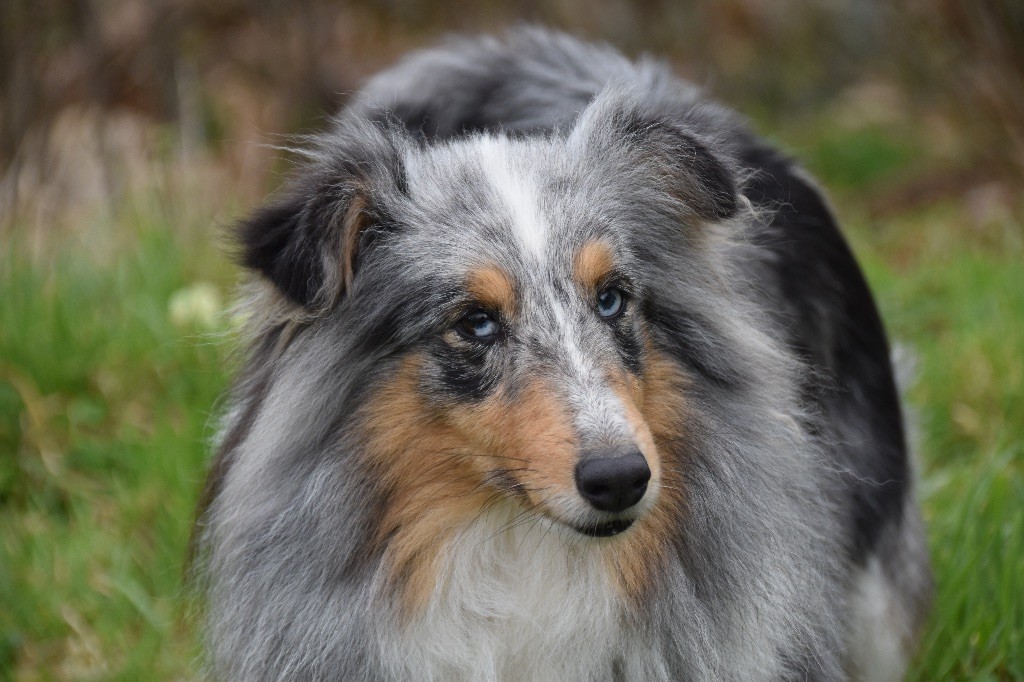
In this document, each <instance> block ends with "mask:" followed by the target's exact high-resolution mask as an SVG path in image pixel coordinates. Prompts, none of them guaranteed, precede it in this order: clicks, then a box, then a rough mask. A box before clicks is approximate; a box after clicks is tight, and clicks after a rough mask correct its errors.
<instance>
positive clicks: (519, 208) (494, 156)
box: [478, 136, 547, 257]
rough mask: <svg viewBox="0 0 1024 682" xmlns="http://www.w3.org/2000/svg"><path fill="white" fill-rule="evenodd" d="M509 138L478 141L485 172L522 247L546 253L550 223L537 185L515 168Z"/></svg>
mask: <svg viewBox="0 0 1024 682" xmlns="http://www.w3.org/2000/svg"><path fill="white" fill-rule="evenodd" d="M509 146H510V142H509V140H508V138H505V137H496V136H487V137H484V138H482V139H480V141H479V142H478V149H479V150H480V160H481V162H482V164H483V169H484V175H485V176H486V178H487V179H488V180H489V181H490V183H491V184H492V185H493V186H494V188H495V189H496V190H497V192H498V195H499V196H500V197H501V198H502V200H503V201H504V202H505V204H506V206H507V207H508V209H509V212H510V214H511V218H512V229H513V231H514V232H515V234H516V236H517V237H518V238H519V241H520V243H522V245H523V249H524V250H525V251H526V252H528V253H531V254H533V255H535V256H538V257H539V256H541V255H543V253H544V245H545V243H546V241H547V223H546V221H545V220H544V218H543V216H542V215H541V212H540V207H539V205H538V201H537V193H536V188H535V186H534V185H533V182H532V180H531V179H530V178H528V177H526V176H525V175H524V174H523V173H522V172H520V171H519V169H516V168H514V166H513V160H512V158H511V155H510V154H509Z"/></svg>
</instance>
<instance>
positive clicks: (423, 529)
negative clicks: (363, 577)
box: [364, 357, 488, 619]
mask: <svg viewBox="0 0 1024 682" xmlns="http://www.w3.org/2000/svg"><path fill="white" fill-rule="evenodd" d="M421 365H422V361H421V359H420V358H417V357H411V358H409V359H407V360H406V361H405V362H403V364H402V365H401V367H400V369H399V371H398V372H397V374H396V376H395V378H394V379H393V380H392V381H391V382H390V383H389V384H388V385H386V386H385V387H384V388H383V389H381V390H380V391H379V392H378V393H377V395H376V396H375V398H374V399H373V400H372V401H371V402H370V405H371V407H370V409H369V410H368V415H367V417H366V419H365V421H364V429H365V433H366V437H367V452H368V454H369V457H370V459H371V463H372V465H373V469H374V472H375V474H376V475H377V476H379V481H380V485H381V487H382V489H383V490H384V491H386V495H385V503H384V509H383V513H382V515H381V518H380V521H379V526H378V532H377V535H376V537H375V543H376V546H377V547H380V548H382V549H383V551H384V561H385V565H386V566H388V567H389V578H390V580H391V581H392V582H393V584H394V585H395V587H396V589H398V590H399V591H400V592H401V594H402V596H403V598H402V599H401V600H400V602H401V604H402V607H403V608H402V616H403V618H406V619H408V618H410V617H412V615H413V614H414V613H416V612H417V611H419V610H420V609H421V608H422V607H423V606H424V605H425V604H426V603H427V601H428V600H429V598H430V595H431V594H432V593H433V591H434V587H435V584H436V577H437V571H438V568H439V559H440V552H441V550H442V549H443V548H444V547H445V545H446V544H447V543H448V542H449V541H450V540H451V539H452V536H453V535H454V533H455V531H456V529H457V528H459V527H460V526H461V525H464V524H465V523H466V522H467V520H468V519H471V518H473V516H474V515H475V514H477V513H479V510H480V509H481V508H482V505H484V504H486V502H487V497H488V493H487V491H485V490H483V489H481V488H479V487H478V486H479V483H480V479H479V477H478V476H475V475H474V472H473V471H472V469H469V470H467V467H466V466H465V462H464V460H463V459H462V458H460V457H458V456H457V454H458V451H459V449H460V448H464V447H465V445H466V444H465V443H464V442H463V441H462V439H461V438H460V436H459V434H458V433H456V432H454V431H453V430H452V429H450V428H449V427H447V426H445V425H444V423H443V422H440V421H439V420H437V419H435V418H433V414H432V413H431V411H430V410H429V409H428V407H427V405H425V403H424V401H423V399H422V397H421V396H420V395H419V391H418V383H419V373H420V368H421Z"/></svg>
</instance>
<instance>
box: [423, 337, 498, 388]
mask: <svg viewBox="0 0 1024 682" xmlns="http://www.w3.org/2000/svg"><path fill="white" fill-rule="evenodd" d="M460 345H464V346H465V347H460V348H452V347H451V346H449V345H448V344H446V343H444V342H443V341H441V342H438V345H437V347H436V350H435V352H434V356H435V358H436V360H437V366H438V367H440V369H441V383H442V390H443V391H444V393H445V394H446V395H448V396H449V397H452V398H455V399H456V400H459V401H464V402H469V401H479V400H483V399H484V398H486V397H487V396H488V395H489V394H490V393H491V392H492V391H493V390H494V389H495V388H496V387H497V385H498V381H497V377H496V376H495V373H494V372H491V371H488V369H489V368H488V357H487V356H488V353H489V352H490V349H489V348H488V347H487V346H484V345H481V344H474V343H465V344H460Z"/></svg>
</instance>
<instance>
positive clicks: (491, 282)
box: [466, 265, 516, 316]
mask: <svg viewBox="0 0 1024 682" xmlns="http://www.w3.org/2000/svg"><path fill="white" fill-rule="evenodd" d="M466 290H467V291H469V293H470V294H472V295H473V297H474V298H475V299H476V300H477V301H478V302H479V303H480V304H481V305H484V306H487V307H488V308H493V309H494V310H499V311H501V312H503V313H505V314H506V315H508V316H511V315H512V314H513V313H515V309H516V290H515V287H514V286H513V285H512V278H511V277H509V275H508V273H507V272H505V271H504V270H502V269H501V268H499V267H498V266H497V265H487V266H484V267H482V268H477V269H476V270H472V271H470V273H469V275H467V277H466Z"/></svg>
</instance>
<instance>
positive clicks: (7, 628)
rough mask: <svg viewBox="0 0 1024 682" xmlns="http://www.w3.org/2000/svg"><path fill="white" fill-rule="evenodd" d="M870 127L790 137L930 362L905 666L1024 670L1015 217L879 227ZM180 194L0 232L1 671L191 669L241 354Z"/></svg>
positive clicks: (1007, 674)
mask: <svg viewBox="0 0 1024 682" xmlns="http://www.w3.org/2000/svg"><path fill="white" fill-rule="evenodd" d="M874 135H875V133H868V134H867V136H866V137H865V139H864V140H862V142H863V144H859V145H858V148H861V149H865V148H866V149H867V150H868V151H867V152H865V154H866V156H863V155H862V156H863V158H862V157H858V156H856V155H854V156H853V157H851V158H847V159H845V160H842V159H840V161H842V162H841V163H837V162H836V160H835V154H836V153H837V151H836V150H842V149H844V148H846V146H844V145H842V144H836V143H835V140H833V139H831V138H829V137H828V136H824V137H819V138H817V139H816V140H814V141H812V142H809V143H805V142H803V141H801V140H800V139H799V137H798V136H794V139H795V140H796V143H795V144H796V146H798V147H801V146H803V149H802V150H801V151H802V152H803V153H806V158H809V160H810V162H811V166H812V169H814V170H816V171H817V172H819V173H820V174H821V175H823V176H824V182H825V184H826V186H829V187H834V188H838V190H839V191H838V195H839V196H838V199H839V202H838V203H839V207H840V213H841V214H842V215H843V218H844V221H845V222H846V224H847V225H848V229H849V232H850V234H851V238H852V241H853V243H854V246H855V249H856V251H857V252H858V255H859V256H860V257H861V259H862V261H863V263H864V266H865V268H866V270H867V272H868V275H869V278H870V279H871V281H872V283H873V285H874V286H875V288H876V291H877V294H878V297H879V299H880V301H881V304H882V308H883V310H884V313H885V317H886V319H887V321H888V324H889V328H890V331H891V333H892V336H893V337H894V338H896V339H898V340H899V341H900V342H901V343H902V344H904V345H905V346H906V347H908V348H910V349H912V353H913V356H914V357H915V358H916V368H917V371H916V380H915V381H914V383H913V385H912V387H911V388H910V390H909V396H910V401H911V403H912V405H913V407H914V413H915V419H916V421H917V422H918V425H919V427H920V428H919V432H920V439H919V440H920V442H919V446H918V451H919V453H920V461H921V469H922V475H923V478H922V482H921V485H920V496H921V497H922V500H923V505H924V509H925V516H926V519H927V521H928V525H929V533H930V542H931V547H932V554H933V557H934V563H935V570H936V575H937V581H938V598H937V602H936V607H935V611H934V615H933V617H932V620H931V624H930V627H929V629H928V632H927V634H926V636H925V638H924V641H923V647H922V651H921V655H920V660H919V661H918V663H917V666H916V668H915V669H914V672H913V677H914V679H921V680H935V679H950V678H960V679H967V678H970V679H994V680H1000V679H1024V505H1022V504H1021V502H1022V500H1024V404H1022V400H1024V399H1022V396H1024V353H1022V350H1024V268H1022V267H1021V264H1020V263H1021V255H1022V253H1024V249H1022V248H1021V245H1020V241H1019V239H1020V235H1021V234H1022V232H1024V230H1022V226H1021V225H1020V224H1015V223H1013V222H1012V221H1011V222H1005V221H1004V222H1001V223H1000V222H999V221H996V222H995V223H993V224H990V225H985V226H982V228H979V229H974V230H972V229H967V228H965V225H968V224H977V222H978V221H977V220H976V219H975V218H974V217H972V216H970V215H967V213H966V211H967V210H968V209H967V208H966V207H965V206H964V205H961V204H959V203H955V202H951V203H949V204H942V205H937V206H929V207H927V208H925V209H915V210H913V211H911V212H909V213H905V214H899V215H896V216H893V217H891V218H887V219H886V220H885V221H884V222H882V223H880V222H878V221H875V220H872V219H870V218H868V217H867V214H866V213H863V212H860V211H859V209H858V207H859V206H861V204H862V203H863V201H862V200H863V199H864V198H865V196H866V195H867V194H868V193H870V188H871V187H873V186H875V187H876V186H878V183H880V182H884V176H885V173H887V172H890V170H891V169H892V168H899V167H901V164H905V163H906V158H907V157H908V155H909V153H910V152H912V150H908V149H907V148H905V146H903V144H902V142H900V141H899V140H895V139H889V140H885V139H882V140H881V141H879V140H877V139H875V137H874ZM871 145H875V147H872V146H871ZM847 146H849V145H847ZM873 149H874V151H872V150H873ZM872 183H874V184H872ZM169 203H171V204H173V202H169ZM166 205H168V204H167V203H165V204H164V205H163V206H164V208H161V207H160V206H147V207H140V206H134V207H133V208H131V209H130V210H125V211H123V212H122V213H120V214H119V215H117V216H114V217H111V218H107V219H97V220H95V221H93V222H92V223H91V224H85V225H82V226H80V229H77V230H75V231H74V232H73V233H71V234H70V236H63V237H60V238H54V239H51V240H50V243H48V244H46V249H45V252H44V253H42V255H40V253H39V251H40V250H39V249H38V248H37V249H34V251H35V254H34V255H31V256H30V255H29V251H30V249H29V248H28V245H27V244H26V243H24V240H19V239H17V238H15V239H14V240H13V241H8V242H7V243H5V244H3V245H2V248H3V251H0V518H2V523H0V679H5V678H11V679H19V680H32V679H90V678H100V679H179V678H188V677H191V676H193V675H194V665H193V662H194V660H195V657H196V655H197V654H196V648H195V645H194V642H193V640H192V638H191V637H190V635H189V630H188V628H187V627H186V625H185V623H184V621H183V619H182V608H181V600H180V590H181V581H180V575H181V561H182V556H183V553H184V545H185V541H186V538H187V535H188V528H189V522H190V515H191V510H192V506H193V504H194V501H195V498H196V495H197V492H198V490H199V487H200V483H201V479H202V476H203V469H204V462H205V459H206V452H207V441H208V439H209V438H210V436H211V434H212V431H213V424H214V422H215V415H216V414H217V409H218V408H217V400H218V396H219V395H220V394H221V392H222V391H223V389H224V387H225V385H226V382H227V381H228V377H229V375H230V368H231V366H232V360H231V354H230V351H231V343H230V341H229V340H228V338H229V336H228V334H227V333H226V329H227V327H228V326H229V324H228V322H227V321H226V319H225V316H221V317H219V318H216V317H214V318H211V317H210V316H209V314H208V313H209V309H216V310H220V309H223V307H224V306H223V303H221V302H223V301H225V300H227V298H228V297H229V295H230V288H231V284H232V283H233V281H234V278H235V273H234V271H233V270H232V268H231V267H230V266H229V265H228V263H227V262H226V260H225V259H223V257H221V256H220V255H218V251H217V249H216V247H215V246H214V240H213V239H211V238H210V228H209V225H208V221H205V220H202V219H188V220H184V221H182V220H179V219H178V217H177V216H175V215H173V211H171V210H169V209H167V208H166ZM218 299H219V301H220V302H218Z"/></svg>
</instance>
